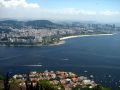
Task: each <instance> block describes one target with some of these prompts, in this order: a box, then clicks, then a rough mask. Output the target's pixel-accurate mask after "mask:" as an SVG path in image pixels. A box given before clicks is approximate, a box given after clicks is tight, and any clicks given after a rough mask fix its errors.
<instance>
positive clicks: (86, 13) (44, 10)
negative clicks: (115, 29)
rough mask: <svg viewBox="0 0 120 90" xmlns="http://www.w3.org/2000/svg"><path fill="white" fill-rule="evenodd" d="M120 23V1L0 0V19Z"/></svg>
mask: <svg viewBox="0 0 120 90" xmlns="http://www.w3.org/2000/svg"><path fill="white" fill-rule="evenodd" d="M2 18H11V19H48V20H59V21H69V20H70V21H98V22H119V23H120V0H0V19H2Z"/></svg>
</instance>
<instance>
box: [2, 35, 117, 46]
mask: <svg viewBox="0 0 120 90" xmlns="http://www.w3.org/2000/svg"><path fill="white" fill-rule="evenodd" d="M115 34H116V33H111V34H91V35H73V36H66V37H61V38H60V41H59V42H54V43H53V44H48V45H42V44H36V45H35V44H34V45H15V46H14V45H9V46H10V47H34V46H38V47H39V46H56V45H62V44H65V40H67V39H72V38H78V37H91V36H110V35H115ZM0 46H7V45H0Z"/></svg>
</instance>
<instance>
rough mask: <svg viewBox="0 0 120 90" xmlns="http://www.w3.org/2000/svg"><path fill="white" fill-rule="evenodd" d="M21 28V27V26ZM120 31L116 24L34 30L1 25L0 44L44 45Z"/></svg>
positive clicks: (65, 26) (27, 27) (66, 25)
mask: <svg viewBox="0 0 120 90" xmlns="http://www.w3.org/2000/svg"><path fill="white" fill-rule="evenodd" d="M19 27H20V26H19ZM113 31H120V27H116V26H115V24H113V25H110V24H87V23H79V22H76V23H72V24H64V23H62V24H61V26H58V27H57V26H56V27H54V28H53V27H43V28H34V27H31V26H26V27H22V26H21V28H18V27H16V28H13V27H12V26H9V24H8V25H7V24H5V25H4V24H2V26H1V25H0V44H31V43H32V44H41V43H42V44H43V43H44V42H45V43H49V42H54V41H56V39H59V38H60V37H64V36H70V35H78V34H79V35H80V34H103V33H112V32H113Z"/></svg>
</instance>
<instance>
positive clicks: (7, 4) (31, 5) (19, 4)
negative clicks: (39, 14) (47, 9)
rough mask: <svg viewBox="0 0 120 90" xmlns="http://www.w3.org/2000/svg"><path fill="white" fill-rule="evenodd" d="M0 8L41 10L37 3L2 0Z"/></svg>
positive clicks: (20, 0) (23, 0) (21, 0)
mask: <svg viewBox="0 0 120 90" xmlns="http://www.w3.org/2000/svg"><path fill="white" fill-rule="evenodd" d="M0 7H5V8H13V7H15V8H16V7H22V8H39V7H40V6H39V5H38V4H37V3H27V2H26V0H0Z"/></svg>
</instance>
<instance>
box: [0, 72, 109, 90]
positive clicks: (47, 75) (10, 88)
mask: <svg viewBox="0 0 120 90" xmlns="http://www.w3.org/2000/svg"><path fill="white" fill-rule="evenodd" d="M2 82H4V84H3V83H2ZM0 90H111V89H110V88H105V87H103V86H101V85H99V84H97V83H95V81H93V80H90V79H88V78H87V77H85V76H78V75H77V74H75V73H73V72H65V71H48V70H45V71H44V72H36V71H33V72H30V73H28V74H15V75H13V76H12V77H11V78H9V75H8V73H7V75H6V78H5V80H4V81H2V80H0Z"/></svg>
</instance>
